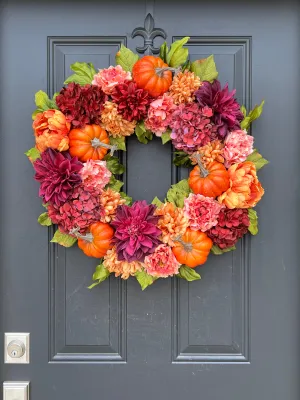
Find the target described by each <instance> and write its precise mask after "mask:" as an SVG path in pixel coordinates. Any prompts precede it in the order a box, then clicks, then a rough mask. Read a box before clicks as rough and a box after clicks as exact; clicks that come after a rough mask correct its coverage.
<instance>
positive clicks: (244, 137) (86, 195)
mask: <svg viewBox="0 0 300 400" xmlns="http://www.w3.org/2000/svg"><path fill="white" fill-rule="evenodd" d="M188 39H189V38H188V37H186V38H183V39H181V40H179V41H176V42H174V43H173V44H172V45H171V46H170V48H168V46H167V44H166V43H164V44H163V45H162V46H161V49H160V57H154V56H144V57H142V58H139V57H138V55H137V54H134V53H133V52H132V51H131V50H129V49H127V48H126V47H124V46H121V49H120V51H119V52H118V53H117V54H116V64H117V65H116V66H110V67H109V68H107V69H102V70H99V71H98V72H97V71H96V70H95V68H94V66H93V65H92V64H91V63H79V62H76V63H75V64H73V65H71V69H72V70H73V72H74V74H73V75H71V76H70V77H69V78H68V79H67V80H66V81H65V86H64V87H63V88H62V89H61V91H60V92H59V93H56V94H55V95H54V96H53V98H52V99H50V98H48V96H47V94H46V93H44V92H42V91H39V92H37V93H36V95H35V102H36V106H37V109H36V110H35V111H34V113H33V116H32V117H33V130H34V136H35V147H34V148H32V149H30V150H28V151H27V152H26V153H25V154H26V155H27V156H28V157H29V159H30V161H31V162H32V164H33V167H34V170H35V179H36V180H37V181H38V182H39V183H40V189H39V196H40V197H41V198H42V199H43V203H44V204H43V205H44V207H45V208H46V211H45V212H44V213H43V214H41V215H40V217H39V218H38V222H39V223H40V224H41V225H44V226H50V225H52V224H55V225H57V230H56V232H55V234H54V237H53V239H52V240H51V242H54V243H58V244H60V245H62V246H65V247H70V246H72V245H74V244H75V243H76V242H77V244H78V247H79V248H80V249H81V250H82V251H83V252H84V253H85V254H86V255H87V256H90V257H95V258H96V259H99V260H100V263H99V265H97V267H96V271H95V273H94V275H93V280H94V283H93V284H92V285H91V286H90V288H92V287H94V286H96V285H98V284H99V283H101V282H102V281H104V280H105V279H107V277H108V276H109V275H110V274H111V273H114V274H115V276H120V277H121V278H122V279H127V278H129V277H130V276H134V277H135V278H136V279H137V280H138V282H139V283H140V285H141V287H142V289H145V288H146V287H147V286H149V285H151V284H152V283H153V282H154V281H155V280H156V279H158V278H166V277H170V276H174V275H175V276H177V277H179V278H183V279H186V280H188V281H193V280H196V279H200V275H199V274H198V273H197V272H196V271H195V267H197V266H199V265H202V264H204V263H205V262H206V260H207V257H208V256H209V254H210V253H213V254H217V255H219V254H223V253H225V252H228V251H231V250H234V249H235V244H236V242H237V241H238V240H239V239H241V238H242V237H243V236H244V235H245V234H246V233H247V232H250V233H251V234H253V235H255V234H256V233H257V231H258V229H257V214H256V212H255V211H254V209H253V207H255V205H256V204H257V203H258V201H259V200H260V199H261V197H262V195H263V193H264V190H263V188H262V186H261V184H260V182H259V180H258V178H257V171H258V170H259V169H260V168H261V167H263V166H264V165H265V164H267V160H265V159H264V158H263V157H262V156H261V155H260V154H259V153H258V152H257V150H256V149H253V137H252V136H250V135H248V134H247V130H248V128H249V127H250V124H251V123H252V122H253V121H254V120H255V119H257V118H258V117H259V116H260V115H261V112H262V109H263V104H264V102H262V103H261V104H260V105H259V106H255V107H254V109H253V110H252V111H250V112H249V113H247V111H246V109H245V107H244V106H240V105H239V104H238V102H237V101H236V99H235V97H234V95H235V90H234V91H232V92H230V91H229V89H228V86H227V85H226V86H225V87H223V88H222V87H221V85H220V83H219V81H218V80H217V77H218V72H217V69H216V66H215V62H214V58H213V56H210V57H208V58H206V59H202V60H196V61H194V62H190V61H189V59H188V50H187V49H186V48H184V45H185V44H186V43H187V41H188ZM134 134H135V135H136V136H137V139H138V140H139V141H140V142H141V143H144V144H147V143H148V142H149V141H150V140H152V138H153V135H156V136H158V137H160V138H161V140H162V144H165V143H167V142H169V141H172V144H173V146H174V148H175V151H174V155H175V157H174V164H175V165H176V166H180V167H188V168H190V169H191V172H190V174H189V178H188V179H184V180H182V181H180V182H178V183H177V184H175V185H172V186H171V188H170V189H169V190H168V192H167V195H166V199H165V200H164V201H161V200H159V199H158V198H157V197H156V198H155V199H154V200H153V202H152V204H147V203H146V201H135V202H134V203H132V199H131V198H130V197H129V196H128V195H127V194H126V193H124V192H122V191H121V188H122V185H123V183H122V181H120V180H118V179H117V177H116V176H119V175H122V173H123V172H124V167H123V165H121V164H120V162H119V158H118V157H117V156H116V153H118V152H120V151H126V137H127V136H130V135H134Z"/></svg>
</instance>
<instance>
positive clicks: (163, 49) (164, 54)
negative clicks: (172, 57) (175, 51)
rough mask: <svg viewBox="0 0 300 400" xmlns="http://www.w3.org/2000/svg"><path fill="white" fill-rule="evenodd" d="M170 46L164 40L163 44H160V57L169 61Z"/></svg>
mask: <svg viewBox="0 0 300 400" xmlns="http://www.w3.org/2000/svg"><path fill="white" fill-rule="evenodd" d="M168 51H169V48H168V45H167V42H164V43H163V44H162V45H161V46H160V50H159V57H160V58H161V59H162V60H163V61H164V62H167V54H168Z"/></svg>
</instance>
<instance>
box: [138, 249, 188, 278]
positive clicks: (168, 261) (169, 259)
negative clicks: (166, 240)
mask: <svg viewBox="0 0 300 400" xmlns="http://www.w3.org/2000/svg"><path fill="white" fill-rule="evenodd" d="M144 266H145V270H146V272H147V274H149V275H152V276H155V277H157V278H167V277H168V276H173V275H176V274H178V271H179V267H180V263H179V262H178V261H177V260H176V258H175V256H174V254H173V252H172V250H171V247H169V246H168V245H166V244H161V245H159V246H158V247H157V248H156V249H155V251H154V253H152V254H150V255H148V256H147V257H145V261H144Z"/></svg>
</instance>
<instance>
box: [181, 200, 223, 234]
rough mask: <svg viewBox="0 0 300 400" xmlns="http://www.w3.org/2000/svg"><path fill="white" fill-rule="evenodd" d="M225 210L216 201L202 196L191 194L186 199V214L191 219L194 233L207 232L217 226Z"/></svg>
mask: <svg viewBox="0 0 300 400" xmlns="http://www.w3.org/2000/svg"><path fill="white" fill-rule="evenodd" d="M222 208H223V206H222V205H220V204H219V203H218V202H217V201H216V200H214V199H213V198H211V197H205V196H202V195H201V194H194V193H191V194H190V195H189V197H188V198H186V199H184V207H183V210H184V213H185V215H186V216H187V218H188V219H189V223H190V228H191V229H192V230H194V231H202V232H206V231H207V230H208V229H210V228H211V227H213V226H215V225H217V223H218V217H219V213H220V211H221V209H222Z"/></svg>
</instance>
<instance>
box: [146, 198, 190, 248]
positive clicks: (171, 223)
mask: <svg viewBox="0 0 300 400" xmlns="http://www.w3.org/2000/svg"><path fill="white" fill-rule="evenodd" d="M154 214H155V215H158V216H159V220H158V223H157V227H158V228H159V229H160V230H161V237H160V239H161V240H162V241H163V242H164V243H166V244H168V245H169V246H174V242H173V239H174V238H175V237H177V236H179V235H184V233H185V231H186V228H187V227H188V225H189V220H188V218H187V217H186V216H185V215H184V212H183V209H182V208H177V207H175V206H174V204H172V203H164V204H163V205H162V206H161V207H159V208H157V209H156V210H155V213H154Z"/></svg>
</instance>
